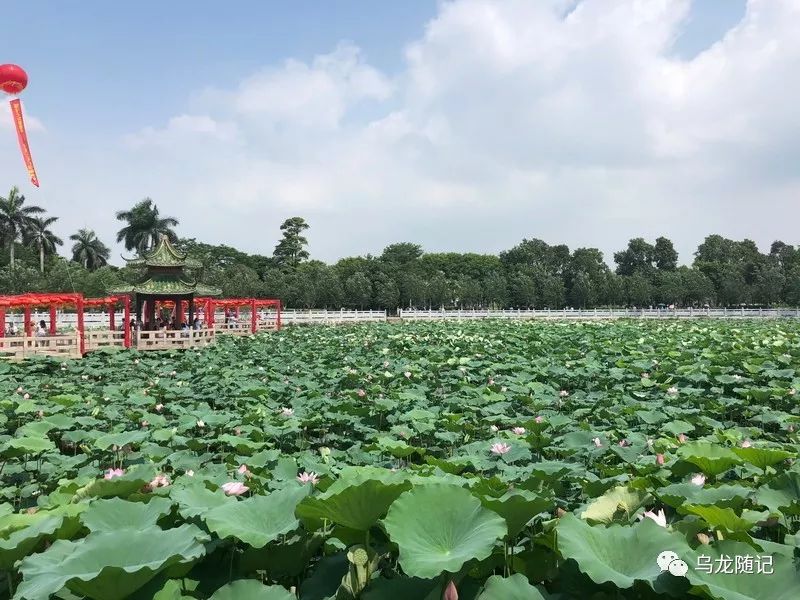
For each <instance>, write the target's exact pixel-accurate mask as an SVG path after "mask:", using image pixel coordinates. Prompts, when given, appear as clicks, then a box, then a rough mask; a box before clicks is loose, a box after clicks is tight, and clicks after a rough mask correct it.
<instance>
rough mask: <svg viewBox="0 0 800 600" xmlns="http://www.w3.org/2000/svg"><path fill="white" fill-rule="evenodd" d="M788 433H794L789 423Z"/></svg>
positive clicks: (792, 426)
mask: <svg viewBox="0 0 800 600" xmlns="http://www.w3.org/2000/svg"><path fill="white" fill-rule="evenodd" d="M789 433H794V425H789Z"/></svg>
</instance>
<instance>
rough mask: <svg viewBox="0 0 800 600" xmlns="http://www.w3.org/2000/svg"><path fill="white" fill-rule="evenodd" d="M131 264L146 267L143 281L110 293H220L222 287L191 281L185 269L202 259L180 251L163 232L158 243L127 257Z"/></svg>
mask: <svg viewBox="0 0 800 600" xmlns="http://www.w3.org/2000/svg"><path fill="white" fill-rule="evenodd" d="M126 260H127V261H128V264H129V265H133V266H143V267H146V269H147V272H146V274H145V276H144V278H143V280H142V281H140V282H139V283H137V284H136V285H124V286H119V287H116V288H112V289H110V290H108V291H109V293H111V294H146V295H154V296H158V295H162V296H182V295H189V294H195V295H198V296H220V295H222V290H220V289H218V288H215V287H211V286H208V285H204V284H202V283H198V282H196V281H190V280H189V278H188V277H187V275H186V273H185V272H184V271H185V269H192V268H198V267H200V266H201V265H200V263H199V262H197V261H195V260H192V259H190V258H187V256H186V255H185V254H181V253H180V252H178V250H177V249H176V248H175V246H173V245H172V243H171V242H170V241H169V238H168V237H167V236H166V235H163V234H162V235H160V236H159V239H158V243H157V244H156V247H155V248H153V249H152V250H151V251H150V252H148V253H146V254H145V255H144V256H143V257H141V258H136V259H132V260H128V259H126Z"/></svg>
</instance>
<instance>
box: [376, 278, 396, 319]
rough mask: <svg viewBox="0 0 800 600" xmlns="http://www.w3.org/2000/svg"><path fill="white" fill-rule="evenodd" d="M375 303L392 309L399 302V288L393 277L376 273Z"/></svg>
mask: <svg viewBox="0 0 800 600" xmlns="http://www.w3.org/2000/svg"><path fill="white" fill-rule="evenodd" d="M374 287H375V303H376V304H377V305H378V306H379V307H381V308H385V309H386V310H389V311H393V310H395V309H396V308H397V307H398V304H399V302H400V290H399V289H398V287H397V283H395V281H394V279H392V278H391V277H390V276H389V275H387V274H386V273H378V274H377V276H376V277H375V280H374Z"/></svg>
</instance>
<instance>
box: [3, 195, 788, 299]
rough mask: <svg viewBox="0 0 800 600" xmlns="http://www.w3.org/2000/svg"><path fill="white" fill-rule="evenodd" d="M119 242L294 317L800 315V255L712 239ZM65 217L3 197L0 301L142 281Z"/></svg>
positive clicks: (136, 230)
mask: <svg viewBox="0 0 800 600" xmlns="http://www.w3.org/2000/svg"><path fill="white" fill-rule="evenodd" d="M116 217H117V219H118V220H119V221H120V222H121V225H122V227H121V229H120V230H119V232H118V233H117V242H121V243H123V244H124V246H125V248H126V249H127V250H128V251H132V252H135V253H138V254H141V253H142V252H145V251H147V250H148V249H150V248H152V247H153V245H154V244H155V243H156V240H157V239H158V236H159V235H160V234H165V235H167V236H168V237H169V238H170V239H171V240H172V241H173V242H174V243H175V244H176V245H177V247H178V248H179V249H181V250H182V251H184V252H186V253H188V254H189V255H190V256H191V257H192V258H195V259H196V260H198V261H199V262H200V263H201V265H202V266H201V267H200V268H199V269H197V270H196V272H195V273H194V276H195V277H196V278H197V279H198V280H199V281H202V282H204V283H207V284H210V285H214V286H217V287H220V288H222V290H223V293H224V295H225V296H228V297H274V298H280V299H281V300H282V301H283V302H284V305H286V306H288V307H290V308H328V309H339V308H358V309H367V308H376V309H388V310H394V309H396V308H398V307H400V308H405V307H415V308H440V307H444V308H486V307H496V308H551V309H559V308H563V307H565V306H570V307H574V308H592V307H598V306H636V307H641V306H653V305H658V304H664V305H670V304H674V305H676V306H703V305H706V304H708V305H710V306H740V305H743V304H745V305H759V306H776V305H789V306H798V305H800V247H798V248H795V247H794V246H793V245H789V244H786V243H784V242H782V241H775V242H773V243H772V245H771V247H770V250H769V253H766V254H765V253H762V252H761V251H760V250H759V249H758V247H757V246H756V244H755V243H754V242H753V241H751V240H747V239H745V240H741V241H737V240H731V239H727V238H725V237H723V236H720V235H709V236H708V237H706V238H705V240H704V241H703V242H702V243H701V244H700V245H699V246H698V247H697V251H696V252H695V253H694V260H693V262H692V265H691V266H679V265H678V253H677V252H676V251H675V249H674V246H673V244H672V242H671V241H670V240H669V239H668V238H666V237H659V238H658V239H656V240H654V241H653V243H650V242H648V241H647V240H645V239H643V238H635V239H632V240H630V241H629V242H628V244H627V247H626V248H624V249H623V250H620V251H619V252H615V253H614V256H613V260H614V264H615V268H614V269H612V268H610V267H609V265H608V264H606V262H605V260H604V257H603V253H602V252H600V250H598V249H596V248H576V249H574V250H570V249H569V248H568V247H567V246H566V245H563V244H558V245H550V244H548V243H546V242H544V241H542V240H539V239H523V240H522V241H521V242H519V243H518V244H517V245H515V246H513V247H511V248H509V249H508V250H506V251H503V252H501V253H500V254H499V255H491V254H475V253H456V252H445V253H441V252H440V253H427V252H424V251H423V249H422V248H421V247H420V246H419V245H417V244H414V243H409V242H401V243H395V244H391V245H389V246H387V247H386V248H385V249H384V250H383V252H382V253H381V254H380V255H379V256H372V255H369V254H367V255H365V256H355V257H347V258H342V259H341V260H339V261H337V262H336V263H335V264H331V265H329V264H326V263H324V262H322V261H319V260H313V259H312V258H311V257H310V256H309V252H308V250H307V245H308V241H307V239H306V237H305V232H306V231H307V230H308V228H309V226H308V224H307V223H306V222H305V220H304V219H303V218H301V217H292V218H290V219H287V220H286V221H285V222H284V223H283V224H282V225H281V226H280V230H281V232H282V238H281V240H280V241H279V243H278V244H277V245H276V247H275V248H274V250H273V252H272V254H271V255H260V254H248V253H245V252H241V251H239V250H237V249H236V248H233V247H231V246H227V245H211V244H205V243H203V242H199V241H197V240H196V239H194V238H180V237H179V236H178V235H177V234H176V232H175V227H177V226H178V225H179V222H178V220H177V219H175V218H174V217H168V216H167V217H165V216H162V215H161V214H160V212H159V210H158V206H157V205H156V204H155V203H154V202H153V201H152V200H151V199H149V198H145V199H144V200H142V201H140V202H138V203H136V204H135V205H134V206H133V207H132V208H131V209H130V210H126V211H120V212H118V213H117V214H116ZM56 221H57V217H52V216H50V217H48V216H47V215H46V212H45V211H44V209H42V208H41V207H38V206H33V205H29V204H26V202H25V197H24V196H23V195H21V194H20V193H19V190H18V189H17V188H12V190H11V191H10V193H9V194H8V195H7V196H6V197H0V243H2V247H3V248H4V249H5V250H6V251H5V252H4V253H3V254H2V256H0V293H3V294H16V293H23V292H30V291H76V292H82V293H84V294H85V295H87V296H102V295H105V293H106V290H108V289H109V288H110V287H112V286H115V285H120V284H122V283H132V282H135V281H136V280H137V278H138V277H140V276H141V273H140V271H138V270H137V269H135V268H133V267H129V266H124V267H116V266H112V265H109V264H108V260H109V256H110V250H109V248H108V246H107V245H106V244H104V243H103V242H102V241H101V240H99V239H98V238H97V236H96V235H95V233H94V231H91V230H87V229H81V230H80V231H78V232H76V233H75V234H73V235H71V236H70V238H69V239H70V241H72V242H73V244H72V246H71V248H70V250H71V252H70V254H71V256H70V257H69V258H65V257H62V256H60V255H58V253H57V249H58V247H60V246H62V245H63V241H62V240H61V239H60V238H58V237H57V236H56V235H55V234H53V232H52V231H51V227H52V225H53V224H54V223H55V222H56Z"/></svg>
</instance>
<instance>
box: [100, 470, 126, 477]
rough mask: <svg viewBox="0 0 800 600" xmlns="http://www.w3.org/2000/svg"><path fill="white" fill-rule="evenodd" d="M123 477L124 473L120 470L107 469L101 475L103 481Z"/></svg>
mask: <svg viewBox="0 0 800 600" xmlns="http://www.w3.org/2000/svg"><path fill="white" fill-rule="evenodd" d="M123 475H125V471H123V470H122V469H109V470H108V471H106V472H105V475H103V479H114V477H122V476H123Z"/></svg>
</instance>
